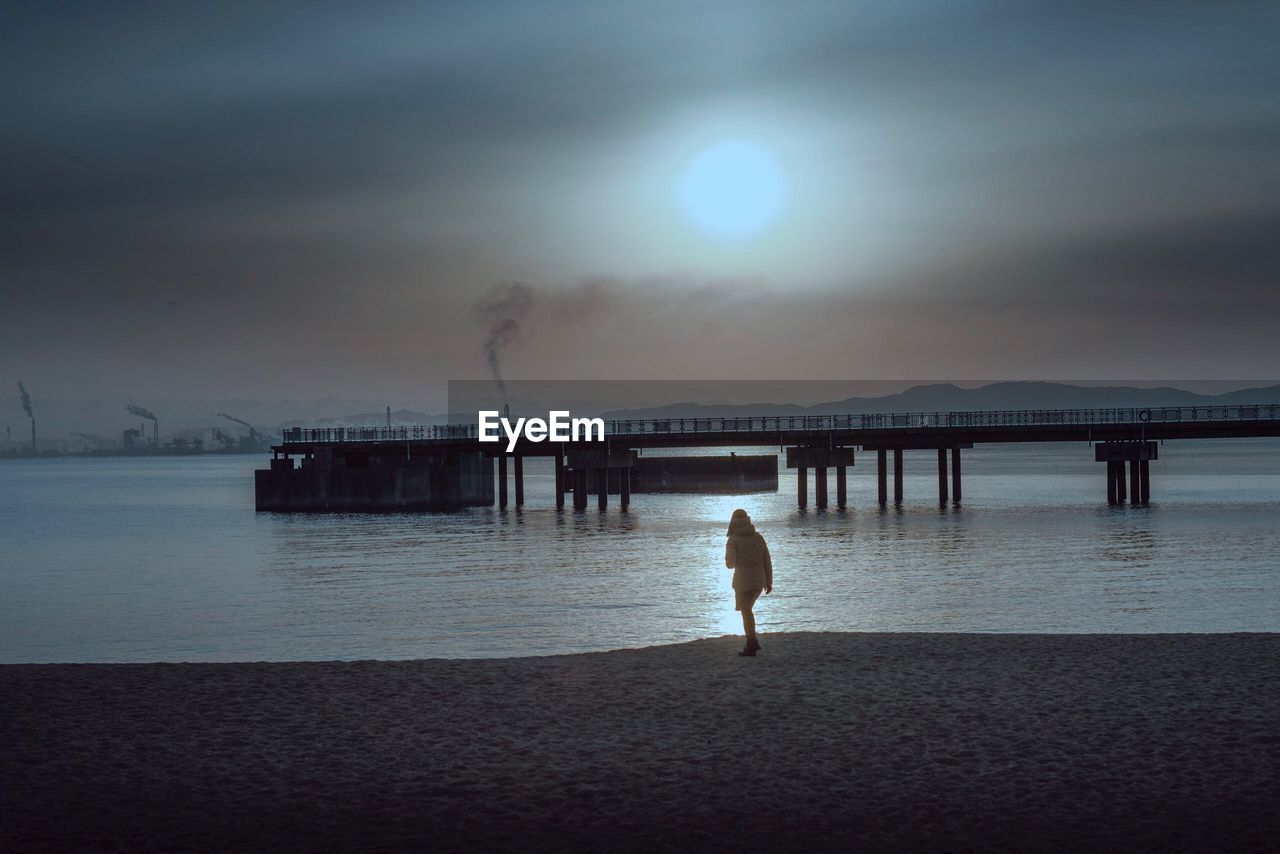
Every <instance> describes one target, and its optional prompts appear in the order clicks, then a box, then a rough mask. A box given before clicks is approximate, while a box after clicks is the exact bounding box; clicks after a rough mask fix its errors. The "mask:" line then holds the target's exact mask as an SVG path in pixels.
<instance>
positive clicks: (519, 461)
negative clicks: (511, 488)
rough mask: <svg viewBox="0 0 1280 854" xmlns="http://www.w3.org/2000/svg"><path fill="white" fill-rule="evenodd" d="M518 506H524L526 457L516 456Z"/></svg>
mask: <svg viewBox="0 0 1280 854" xmlns="http://www.w3.org/2000/svg"><path fill="white" fill-rule="evenodd" d="M515 478H516V506H517V507H523V506H524V457H522V456H520V455H518V454H517V455H516V457H515Z"/></svg>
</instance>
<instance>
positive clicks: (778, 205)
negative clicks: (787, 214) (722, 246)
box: [677, 140, 786, 241]
mask: <svg viewBox="0 0 1280 854" xmlns="http://www.w3.org/2000/svg"><path fill="white" fill-rule="evenodd" d="M677 195H678V197H679V200H680V205H681V207H682V208H683V209H684V212H685V214H686V215H687V216H688V217H689V219H690V220H692V221H693V223H694V224H696V225H697V226H698V227H699V228H702V229H703V230H705V231H707V232H708V233H710V234H712V235H714V236H716V237H719V238H721V239H724V240H730V241H737V240H742V239H744V238H747V237H751V236H753V235H755V234H758V233H759V232H761V231H763V230H764V229H765V228H766V227H768V226H769V225H770V224H772V223H773V222H774V220H776V219H777V217H778V214H779V213H780V212H781V210H782V207H783V204H784V202H785V201H786V198H785V197H786V181H785V180H784V178H783V175H782V172H781V171H780V170H779V169H778V166H777V164H776V163H775V162H774V159H773V157H772V156H771V155H770V154H769V152H768V151H767V150H765V149H764V148H763V147H761V146H759V145H756V144H754V143H751V142H745V141H739V140H732V141H726V142H720V143H717V144H716V145H713V146H711V147H710V148H706V149H704V150H702V151H701V152H699V153H698V155H697V156H696V157H694V159H693V160H692V161H691V162H690V163H689V165H688V167H686V169H685V171H684V173H683V174H682V175H681V177H680V182H679V186H678V188H677Z"/></svg>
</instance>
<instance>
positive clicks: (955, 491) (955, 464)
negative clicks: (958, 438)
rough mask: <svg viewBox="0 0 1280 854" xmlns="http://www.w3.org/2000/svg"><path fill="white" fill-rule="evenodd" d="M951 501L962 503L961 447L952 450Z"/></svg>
mask: <svg viewBox="0 0 1280 854" xmlns="http://www.w3.org/2000/svg"><path fill="white" fill-rule="evenodd" d="M951 500H952V501H954V502H955V503H956V504H959V503H960V446H959V445H956V446H954V447H952V449H951Z"/></svg>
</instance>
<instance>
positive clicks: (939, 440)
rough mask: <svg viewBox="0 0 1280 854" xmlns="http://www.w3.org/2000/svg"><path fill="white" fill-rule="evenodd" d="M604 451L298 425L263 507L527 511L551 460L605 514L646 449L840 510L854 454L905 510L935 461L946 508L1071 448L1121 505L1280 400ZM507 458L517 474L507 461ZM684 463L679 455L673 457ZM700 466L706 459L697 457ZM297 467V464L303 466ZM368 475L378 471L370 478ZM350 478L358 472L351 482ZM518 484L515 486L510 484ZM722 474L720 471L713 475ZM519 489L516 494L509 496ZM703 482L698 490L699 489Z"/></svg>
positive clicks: (730, 424)
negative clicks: (737, 451)
mask: <svg viewBox="0 0 1280 854" xmlns="http://www.w3.org/2000/svg"><path fill="white" fill-rule="evenodd" d="M604 423H605V440H604V441H603V442H577V443H574V442H559V443H549V442H531V441H528V440H527V439H524V438H521V439H520V440H519V441H518V442H517V444H516V447H515V448H514V450H512V451H511V452H508V451H507V449H506V446H505V444H501V443H500V444H494V443H482V442H480V441H479V439H478V436H477V427H476V425H474V424H462V425H437V426H424V427H380V428H360V429H344V428H319V429H307V428H294V429H290V430H286V431H285V432H284V437H283V441H282V443H281V444H279V445H276V446H274V447H273V448H272V460H271V468H270V469H267V470H263V471H259V472H258V473H257V482H256V491H257V506H258V509H259V510H279V511H289V510H387V509H438V508H445V507H462V506H469V505H485V504H493V503H494V502H495V501H496V503H497V505H498V506H499V507H507V506H508V503H509V501H510V499H511V497H512V494H513V493H514V499H515V505H516V506H517V507H518V506H521V505H523V504H524V460H525V458H526V457H551V458H552V459H553V460H554V465H555V473H556V506H557V507H558V508H563V507H564V506H565V495H566V494H572V496H573V503H574V509H575V510H578V511H583V510H586V508H587V504H588V496H589V494H590V493H592V492H594V493H595V496H596V504H597V507H598V508H599V509H600V510H605V509H607V507H608V501H609V494H610V491H611V490H610V483H611V482H617V483H619V489H618V494H619V503H620V505H621V506H622V507H623V508H626V507H627V506H628V505H629V504H630V500H631V492H632V484H633V470H634V469H635V468H636V465H637V460H638V459H643V458H641V457H639V452H640V451H650V450H663V449H675V448H711V447H760V448H776V449H778V451H779V452H780V453H785V455H786V465H787V467H788V468H792V469H795V471H796V484H797V493H796V504H797V506H798V507H801V508H805V507H807V506H808V505H809V497H810V489H809V474H810V472H811V471H812V473H813V482H814V485H813V503H814V506H815V507H816V508H818V509H822V508H826V507H828V506H829V503H830V492H829V488H828V487H829V472H830V470H831V469H835V481H836V484H835V487H836V488H835V504H836V507H837V508H840V509H843V508H845V506H846V505H847V501H848V487H847V484H848V477H849V470H850V469H852V468H854V465H855V461H856V454H857V453H859V452H861V453H862V454H864V455H867V454H873V455H874V460H875V462H874V465H875V469H876V474H875V477H876V484H877V498H878V503H879V505H880V506H881V507H885V506H888V505H889V504H890V494H889V469H890V460H892V471H893V492H892V503H893V504H895V505H899V504H901V503H902V502H903V498H904V496H903V461H904V456H905V455H906V454H913V455H915V454H931V455H936V457H937V463H938V488H937V499H938V503H939V505H942V506H946V505H949V504H950V505H958V504H959V503H960V502H961V500H962V496H963V479H962V465H961V458H962V457H961V452H962V451H964V450H967V449H970V448H973V447H974V446H975V445H980V444H982V445H990V444H1010V443H1034V442H1074V443H1084V444H1086V445H1087V446H1088V447H1091V448H1092V449H1093V455H1094V460H1095V461H1096V462H1099V463H1103V464H1104V471H1105V474H1104V477H1103V478H1102V481H1103V483H1104V484H1105V486H1104V489H1102V490H1100V492H1101V493H1102V494H1104V495H1105V497H1106V500H1107V502H1108V503H1109V504H1111V505H1123V504H1125V503H1130V504H1147V503H1149V502H1150V500H1151V488H1150V464H1151V463H1152V462H1154V461H1156V460H1158V459H1159V446H1160V443H1162V442H1166V441H1176V440H1179V439H1222V438H1246V437H1277V436H1280V403H1273V404H1258V405H1249V406H1196V407H1153V408H1131V409H1123V408H1121V409H1054V410H993V411H965V412H915V413H891V414H870V415H810V416H776V417H775V416H760V417H737V418H668V419H643V420H640V419H636V420H626V419H618V420H612V421H605V422H604ZM508 458H510V465H508V462H509V459H508ZM668 459H675V458H668ZM688 459H691V460H693V459H698V458H688ZM295 463H296V464H297V465H295ZM361 470H363V471H364V472H369V473H366V474H363V475H362V474H359V473H358V472H360V471H361ZM353 472H357V473H356V474H353ZM509 472H510V474H511V475H514V484H511V483H510V481H511V480H512V477H511V476H510V475H509ZM706 476H708V477H713V476H714V473H713V472H711V473H709V474H707V475H706ZM512 485H513V486H514V489H511V488H509V487H511V486H512ZM695 486H696V485H695Z"/></svg>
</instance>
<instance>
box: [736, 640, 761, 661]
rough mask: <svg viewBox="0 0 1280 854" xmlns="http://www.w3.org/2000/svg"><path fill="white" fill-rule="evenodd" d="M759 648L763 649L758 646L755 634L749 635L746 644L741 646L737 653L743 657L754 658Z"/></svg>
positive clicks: (758, 642)
mask: <svg viewBox="0 0 1280 854" xmlns="http://www.w3.org/2000/svg"><path fill="white" fill-rule="evenodd" d="M761 649H763V647H762V646H760V641H758V640H756V636H755V635H751V636H750V637H748V638H747V645H746V646H744V647H743V648H742V651H741V652H739V653H738V655H741V656H742V657H744V658H755V656H756V653H757V652H758V651H759V650H761Z"/></svg>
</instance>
